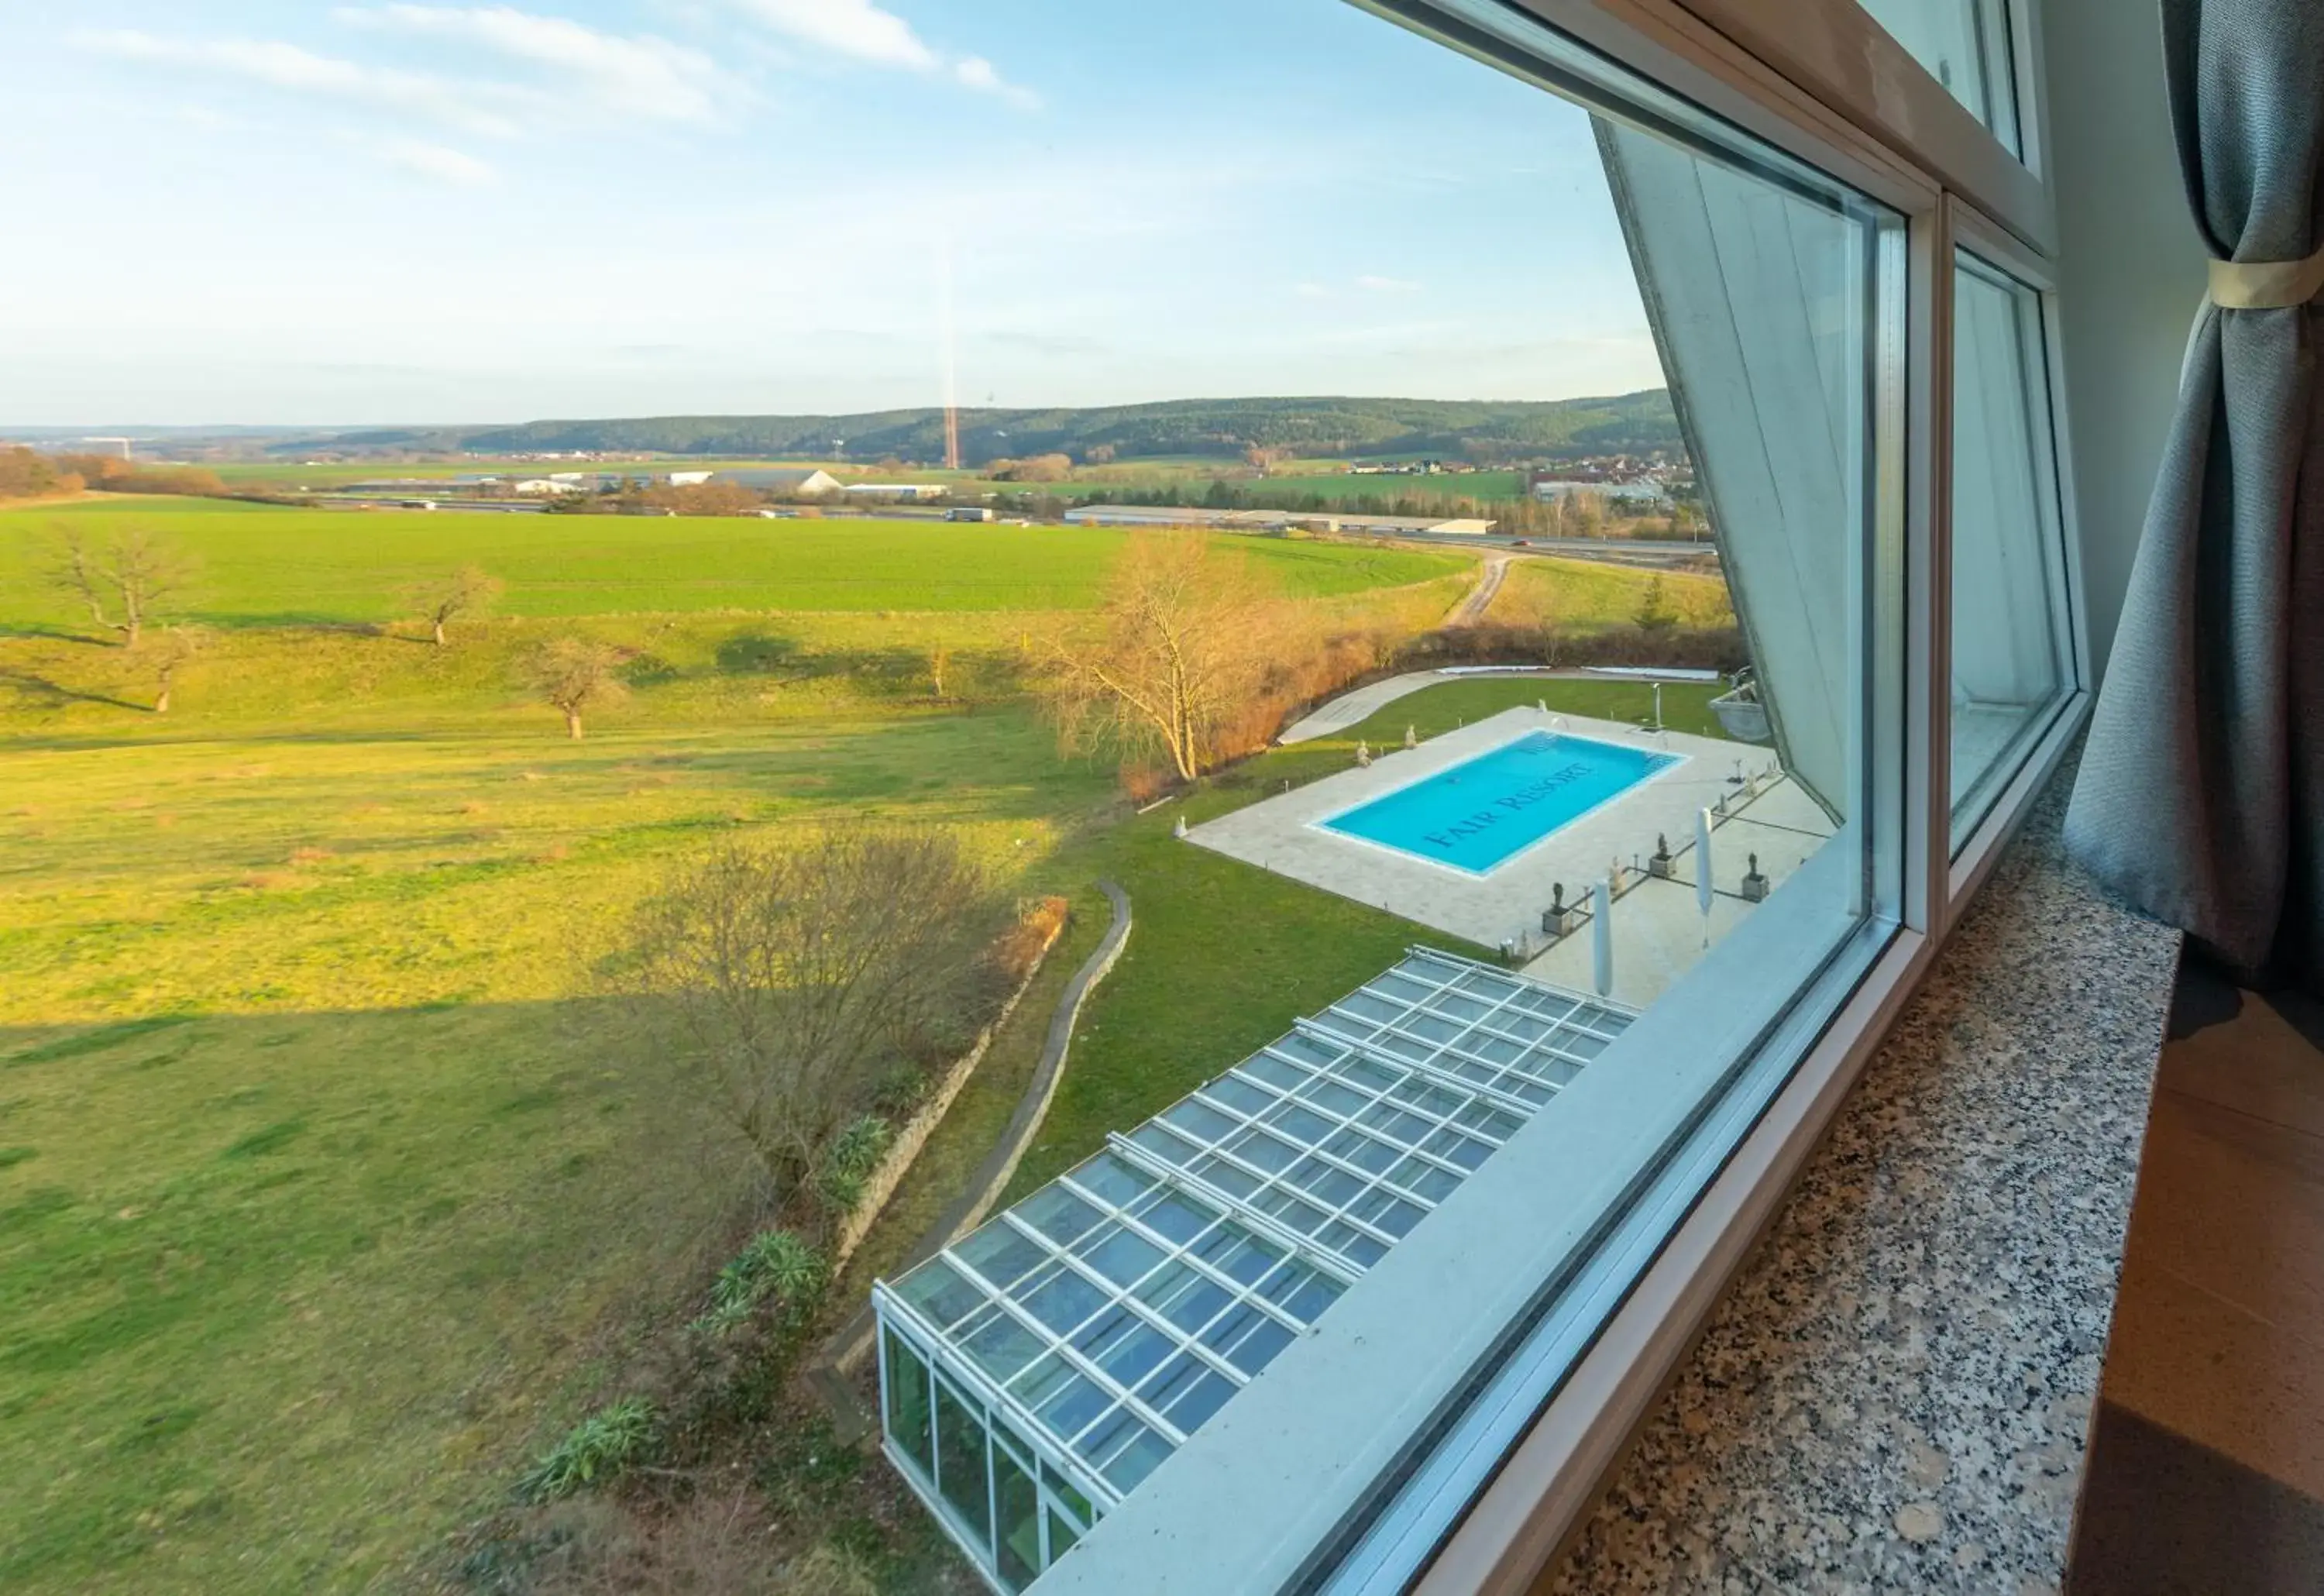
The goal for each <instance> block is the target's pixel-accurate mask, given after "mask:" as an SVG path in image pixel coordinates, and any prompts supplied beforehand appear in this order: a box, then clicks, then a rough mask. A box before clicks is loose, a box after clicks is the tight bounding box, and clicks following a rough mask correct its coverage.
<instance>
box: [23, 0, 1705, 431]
mask: <svg viewBox="0 0 2324 1596" xmlns="http://www.w3.org/2000/svg"><path fill="white" fill-rule="evenodd" d="M0 149H6V150H7V151H9V152H10V159H9V161H8V173H9V184H8V186H9V189H10V200H11V205H10V209H11V214H12V226H11V229H10V236H9V239H8V243H7V244H6V246H5V248H0V429H5V428H6V427H8V426H11V425H14V426H20V427H32V426H68V425H72V426H77V425H82V424H89V425H98V424H103V425H110V426H132V425H179V426H184V425H222V424H244V425H312V426H326V425H336V426H355V425H374V424H395V423H405V422H410V423H422V422H436V423H457V422H486V421H519V420H536V419H542V418H570V417H601V416H639V415H669V414H737V413H759V414H768V413H818V412H821V413H845V412H852V411H863V410H873V409H882V408H890V407H905V406H918V405H927V404H935V403H940V402H942V401H943V397H944V393H945V367H946V355H947V350H949V351H950V352H951V359H952V362H953V364H954V370H955V371H956V374H957V375H956V379H955V382H956V392H957V393H958V396H959V399H960V401H961V402H963V403H964V404H971V405H982V404H988V403H991V404H999V405H1004V406H1025V407H1031V406H1043V405H1093V404H1111V403H1127V402H1136V401H1147V400H1157V399H1169V398H1185V397H1225V396H1237V395H1259V394H1278V395H1279V394H1324V393H1333V394H1370V395H1398V396H1406V397H1415V398H1443V399H1464V398H1473V399H1557V398H1567V397H1572V396H1577V395H1582V394H1594V393H1613V392H1628V391H1632V390H1636V389H1639V388H1646V387H1654V386H1657V385H1659V384H1660V383H1661V381H1662V377H1661V374H1660V371H1659V368H1658V367H1657V365H1656V363H1655V355H1654V348H1653V343H1652V339H1651V337H1649V335H1648V332H1647V328H1646V317H1645V313H1644V311H1643V309H1641V308H1640V305H1639V301H1638V296H1637V288H1636V285H1635V283H1634V281H1633V280H1632V277H1631V274H1630V271H1629V267H1628V258H1627V255H1626V254H1625V252H1624V249H1623V246H1622V242H1621V235H1620V233H1619V230H1618V226H1617V225H1616V222H1615V219H1614V215H1613V210H1612V206H1611V203H1610V201H1609V198H1608V195H1607V191H1606V184H1605V179H1604V175H1603V172H1602V171H1601V169H1600V165H1599V162H1598V159H1597V155H1596V152H1595V148H1594V145H1593V144H1592V143H1591V135H1590V128H1589V123H1588V119H1587V118H1586V117H1585V116H1584V115H1583V114H1582V112H1580V111H1579V110H1577V109H1575V108H1574V107H1572V106H1569V105H1567V104H1565V103H1564V102H1563V101H1560V100H1558V99H1556V98H1554V97H1551V96H1549V95H1547V94H1545V93H1543V92H1542V91H1540V90H1538V89H1536V88H1532V87H1530V86H1527V85H1525V84H1521V83H1518V82H1517V81H1515V80H1513V79H1510V78H1506V77H1504V76H1502V75H1501V74H1499V73H1498V72H1496V71H1495V70H1493V69H1490V68H1488V67H1486V66H1483V65H1480V64H1479V63H1477V62H1475V61H1472V60H1467V59H1465V58H1462V57H1461V56H1458V55H1456V54H1454V53H1452V51H1446V50H1444V49H1443V48H1441V47H1439V46H1437V45H1434V44H1431V43H1428V42H1424V41H1422V40H1420V39H1418V38H1416V37H1415V36H1413V35H1411V34H1408V33H1406V32H1404V31H1403V30H1401V29H1399V28H1398V27H1397V26H1396V25H1394V24H1393V23H1388V22H1385V21H1382V20H1381V19H1379V17H1377V16H1374V15H1372V14H1369V13H1366V12H1363V11H1360V10H1359V9H1357V8H1356V7H1355V6H1353V5H1350V4H1348V3H1347V0H1168V3H1167V4H1165V5H1132V4H1130V3H1129V0H524V4H522V5H486V6H461V5H416V4H395V3H379V0H361V3H358V4H353V5H333V4H330V3H329V0H322V3H318V4H288V3H282V0H249V3H244V4H222V3H205V0H83V3H81V4H76V5H71V6H51V5H34V4H30V3H28V0H0ZM947 285H948V287H947ZM947 302H948V303H949V306H950V310H949V312H947V309H946V306H947ZM947 327H949V328H950V329H951V330H950V333H949V335H947V331H946V328H947Z"/></svg>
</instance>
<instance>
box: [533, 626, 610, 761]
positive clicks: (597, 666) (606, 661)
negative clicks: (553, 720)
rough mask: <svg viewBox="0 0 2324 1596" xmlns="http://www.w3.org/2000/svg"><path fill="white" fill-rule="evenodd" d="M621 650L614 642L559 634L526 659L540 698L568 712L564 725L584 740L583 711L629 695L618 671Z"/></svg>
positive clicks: (552, 707) (545, 702)
mask: <svg viewBox="0 0 2324 1596" xmlns="http://www.w3.org/2000/svg"><path fill="white" fill-rule="evenodd" d="M621 665H622V651H621V650H619V649H616V648H614V647H613V645H612V644H611V643H601V642H592V641H589V640H588V639H587V638H581V637H560V638H558V639H557V640H555V641H552V642H548V643H544V644H542V645H541V646H540V648H539V650H537V651H535V652H534V654H533V655H532V657H531V658H530V660H528V661H527V662H526V671H527V675H528V677H529V678H530V684H531V687H532V690H533V691H534V692H535V693H536V694H538V695H539V698H540V701H541V702H542V703H544V704H546V705H548V706H549V707H550V708H551V709H554V710H557V711H558V712H559V713H560V714H562V715H564V716H565V729H566V730H567V732H569V733H572V736H573V740H574V741H575V742H576V743H578V742H579V741H580V740H581V715H582V713H583V712H584V711H585V710H589V709H594V708H595V707H597V706H600V705H604V704H618V703H620V702H621V701H622V699H623V698H626V697H629V688H628V687H625V686H623V685H622V678H621V677H620V676H619V675H617V674H616V673H617V672H618V671H619V670H620V669H621Z"/></svg>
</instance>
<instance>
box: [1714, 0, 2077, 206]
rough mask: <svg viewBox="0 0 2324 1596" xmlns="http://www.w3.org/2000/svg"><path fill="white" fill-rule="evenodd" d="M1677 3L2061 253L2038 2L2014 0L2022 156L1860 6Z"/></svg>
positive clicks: (1842, 1)
mask: <svg viewBox="0 0 2324 1596" xmlns="http://www.w3.org/2000/svg"><path fill="white" fill-rule="evenodd" d="M1678 3H1679V4H1681V5H1684V6H1685V7H1686V8H1687V9H1688V10H1689V11H1691V12H1692V13H1693V14H1696V15H1697V16H1699V17H1701V19H1702V20H1703V21H1705V22H1706V23H1710V24H1711V26H1712V27H1714V28H1717V29H1718V30H1719V31H1720V32H1722V33H1724V34H1726V35H1727V36H1728V37H1729V38H1730V39H1732V40H1734V41H1735V42H1737V43H1738V44H1740V45H1742V46H1743V47H1744V48H1745V49H1746V50H1748V51H1751V52H1753V53H1754V54H1755V55H1757V57H1759V58H1760V59H1761V60H1766V62H1768V63H1769V64H1770V65H1772V66H1775V68H1777V69H1779V70H1781V71H1782V72H1783V73H1784V74H1785V75H1786V77H1787V78H1790V79H1791V80H1793V81H1794V82H1796V83H1798V84H1799V85H1800V86H1801V87H1802V88H1805V89H1806V90H1808V91H1809V92H1810V93H1812V94H1813V95H1814V96H1815V97H1817V98H1818V99H1819V100H1820V101H1821V102H1822V103H1823V104H1825V105H1827V106H1831V108H1832V109H1833V110H1834V111H1837V112H1838V113H1840V115H1842V116H1844V117H1846V118H1847V119H1848V120H1849V122H1851V123H1852V124H1854V125H1857V126H1858V127H1861V128H1863V129H1864V130H1865V131H1867V133H1869V134H1872V135H1873V136H1875V137H1877V138H1878V139H1880V140H1881V141H1882V142H1883V143H1885V144H1886V145H1887V146H1888V147H1889V148H1891V149H1894V150H1895V151H1897V152H1900V153H1903V154H1904V155H1905V156H1906V157H1907V159H1909V160H1910V161H1912V162H1913V164H1914V165H1915V166H1916V167H1920V168H1922V169H1924V170H1926V171H1931V172H1933V173H1934V174H1935V175H1936V176H1938V177H1939V178H1941V179H1942V180H1943V182H1944V185H1945V187H1946V189H1949V190H1950V191H1951V192H1953V193H1955V194H1958V195H1960V196H1961V197H1963V198H1968V199H1970V200H1972V201H1974V202H1975V203H1976V204H1977V205H1978V207H1979V208H1981V209H1983V210H1984V211H1985V212H1986V214H1987V215H1988V216H1990V217H1993V218H1995V220H1996V221H1997V222H1998V223H1999V224H2000V225H2001V226H2004V227H2006V228H2007V229H2008V230H2009V231H2011V232H2013V233H2015V234H2016V235H2018V236H2019V237H2020V238H2022V239H2024V241H2025V242H2026V243H2028V244H2032V245H2033V247H2034V248H2036V249H2039V250H2043V251H2045V252H2048V251H2054V250H2055V249H2056V248H2057V243H2058V215H2057V207H2056V205H2055V204H2054V203H2053V202H2052V198H2051V194H2050V189H2049V186H2048V184H2047V183H2046V182H2045V181H2044V180H2043V171H2044V167H2045V163H2046V161H2047V160H2048V154H2047V152H2048V149H2049V136H2048V135H2049V120H2048V112H2047V102H2048V99H2049V97H2048V96H2047V95H2046V94H2044V93H2043V91H2042V90H2043V76H2042V74H2043V42H2042V14H2041V7H2040V5H2038V4H2036V3H2035V0H2007V4H2008V9H2009V38H2010V55H2011V63H2010V64H2011V66H2012V69H2014V71H2015V93H2016V95H2017V126H2018V142H2019V143H2021V144H2023V145H2024V149H2025V156H2024V159H2023V160H2020V159H2019V158H2018V157H2017V156H2016V155H2015V154H2012V153H2011V152H2010V150H2009V147H2008V146H2007V145H2006V144H2004V143H2002V142H2001V141H2000V140H1999V139H1997V138H1996V137H1994V135H1993V134H1992V133H1991V132H1990V131H1988V130H1987V127H1986V125H1985V124H1983V123H1982V122H1979V121H1978V119H1977V117H1976V115H1975V114H1974V113H1972V112H1971V111H1970V110H1969V107H1968V106H1964V105H1962V104H1961V103H1960V101H1959V100H1957V99H1955V98H1954V97H1953V94H1952V90H1950V89H1949V88H1946V87H1945V86H1944V85H1943V84H1941V83H1940V82H1938V81H1937V79H1936V77H1935V75H1934V74H1933V73H1932V72H1931V71H1930V70H1929V69H1927V68H1926V67H1923V65H1921V63H1920V62H1919V61H1917V60H1914V59H1913V56H1912V53H1911V52H1910V51H1907V50H1906V49H1905V48H1904V46H1903V45H1901V44H1899V43H1897V42H1896V41H1895V38H1894V37H1893V36H1891V35H1890V33H1889V32H1888V31H1887V30H1886V28H1883V27H1882V26H1881V25H1880V24H1879V23H1877V22H1875V21H1873V20H1872V15H1871V14H1870V13H1869V12H1867V11H1866V10H1865V9H1864V8H1863V7H1862V6H1861V5H1858V4H1857V0H1678Z"/></svg>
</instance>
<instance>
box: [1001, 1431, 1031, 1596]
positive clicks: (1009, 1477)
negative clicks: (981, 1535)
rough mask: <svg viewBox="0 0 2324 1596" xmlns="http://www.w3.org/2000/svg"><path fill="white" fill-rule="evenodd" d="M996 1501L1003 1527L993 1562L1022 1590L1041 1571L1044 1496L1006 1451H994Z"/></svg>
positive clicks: (1013, 1586)
mask: <svg viewBox="0 0 2324 1596" xmlns="http://www.w3.org/2000/svg"><path fill="white" fill-rule="evenodd" d="M992 1502H993V1511H994V1513H995V1514H996V1515H997V1516H998V1518H997V1521H998V1524H999V1527H1000V1534H999V1535H998V1536H995V1537H994V1538H993V1545H992V1551H993V1564H994V1566H995V1567H996V1568H998V1569H999V1570H1000V1573H1001V1582H1002V1583H1003V1584H1006V1585H1007V1586H1008V1587H1009V1588H1010V1590H1012V1591H1021V1590H1023V1589H1024V1588H1025V1587H1026V1586H1027V1585H1029V1584H1031V1583H1032V1582H1033V1581H1034V1579H1035V1578H1036V1577H1037V1575H1038V1574H1039V1573H1040V1572H1041V1498H1040V1492H1039V1491H1038V1490H1035V1489H1034V1485H1033V1477H1032V1476H1031V1475H1030V1474H1028V1473H1027V1472H1026V1471H1024V1470H1023V1469H1020V1468H1019V1467H1018V1466H1017V1464H1016V1463H1015V1462H1013V1461H1011V1460H1010V1457H1009V1454H1008V1453H1005V1452H1000V1451H995V1452H994V1453H993V1455H992Z"/></svg>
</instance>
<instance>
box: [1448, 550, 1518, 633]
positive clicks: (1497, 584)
mask: <svg viewBox="0 0 2324 1596" xmlns="http://www.w3.org/2000/svg"><path fill="white" fill-rule="evenodd" d="M1515 558H1517V556H1516V555H1514V554H1491V555H1487V556H1486V557H1485V565H1484V568H1483V569H1482V570H1480V571H1479V572H1478V573H1477V585H1476V586H1474V587H1471V589H1469V595H1468V596H1467V597H1466V598H1464V599H1462V601H1461V602H1460V603H1459V604H1454V605H1453V606H1452V613H1451V614H1449V615H1447V616H1445V617H1444V624H1445V625H1447V626H1474V625H1475V624H1476V623H1478V622H1480V621H1481V620H1483V619H1484V618H1485V612H1486V611H1487V610H1489V609H1491V608H1492V607H1493V600H1494V599H1495V597H1497V596H1498V595H1499V593H1500V591H1501V584H1502V583H1503V582H1504V581H1506V580H1507V579H1508V574H1509V562H1510V561H1511V560H1513V559H1515Z"/></svg>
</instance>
